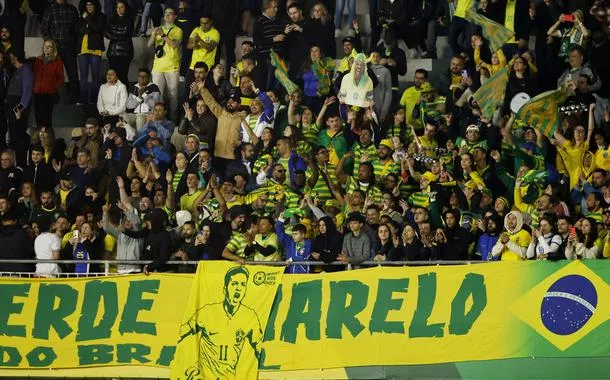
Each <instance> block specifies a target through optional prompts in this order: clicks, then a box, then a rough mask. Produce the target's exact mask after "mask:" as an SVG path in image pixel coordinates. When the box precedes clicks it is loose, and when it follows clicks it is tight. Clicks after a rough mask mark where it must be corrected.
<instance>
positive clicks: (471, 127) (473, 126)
mask: <svg viewBox="0 0 610 380" xmlns="http://www.w3.org/2000/svg"><path fill="white" fill-rule="evenodd" d="M470 131H477V132H479V126H478V125H476V124H470V125H469V126H468V128H466V132H470Z"/></svg>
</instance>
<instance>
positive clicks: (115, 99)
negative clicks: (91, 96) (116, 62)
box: [97, 69, 127, 126]
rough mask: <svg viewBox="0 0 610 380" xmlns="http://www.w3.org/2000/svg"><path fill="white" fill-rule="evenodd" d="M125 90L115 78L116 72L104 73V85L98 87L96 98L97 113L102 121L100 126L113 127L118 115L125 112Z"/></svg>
mask: <svg viewBox="0 0 610 380" xmlns="http://www.w3.org/2000/svg"><path fill="white" fill-rule="evenodd" d="M126 102H127V89H126V88H125V85H124V84H123V83H121V81H120V80H119V78H118V77H117V74H116V71H114V70H112V69H110V70H108V71H107V72H106V83H104V84H103V85H102V86H101V87H100V91H99V94H98V97H97V111H98V112H99V113H100V115H101V116H102V119H103V123H102V124H110V125H112V126H114V125H115V124H116V123H117V122H118V121H119V115H121V114H122V113H123V112H125V107H126Z"/></svg>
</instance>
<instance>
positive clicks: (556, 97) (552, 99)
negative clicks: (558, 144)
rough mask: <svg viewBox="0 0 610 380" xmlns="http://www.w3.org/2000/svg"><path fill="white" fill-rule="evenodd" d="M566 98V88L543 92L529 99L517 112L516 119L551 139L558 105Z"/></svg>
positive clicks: (555, 124)
mask: <svg viewBox="0 0 610 380" xmlns="http://www.w3.org/2000/svg"><path fill="white" fill-rule="evenodd" d="M567 97H568V91H567V88H566V87H561V88H558V89H556V90H551V91H547V92H543V93H542V94H540V95H537V96H535V97H533V98H532V99H530V100H529V101H528V102H527V103H525V104H524V105H523V107H521V109H520V110H519V112H517V115H516V119H519V120H521V121H523V122H524V123H526V124H528V125H531V126H532V127H533V128H536V129H538V130H540V131H541V132H542V134H544V135H545V136H547V137H552V136H553V134H554V133H555V130H556V129H557V124H558V122H559V109H558V108H559V105H560V104H561V103H563V102H565V100H566V98H567Z"/></svg>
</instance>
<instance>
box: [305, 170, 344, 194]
mask: <svg viewBox="0 0 610 380" xmlns="http://www.w3.org/2000/svg"><path fill="white" fill-rule="evenodd" d="M319 172H320V173H319V174H318V181H317V182H316V184H315V185H314V186H313V187H312V188H309V187H307V188H306V189H305V191H306V192H309V193H312V194H318V199H319V200H320V202H326V201H328V200H331V199H335V197H334V196H333V194H332V192H331V191H330V189H329V188H328V185H327V184H326V181H325V180H324V175H323V174H322V172H324V173H326V177H327V178H328V181H329V182H330V184H331V185H337V183H338V182H339V181H338V180H337V175H336V174H335V166H334V165H331V164H327V165H326V169H325V168H324V167H322V166H320V167H319ZM312 174H313V173H312V171H311V169H310V168H307V170H306V171H305V178H307V180H308V181H309V179H310V178H311V176H312ZM312 196H313V195H312Z"/></svg>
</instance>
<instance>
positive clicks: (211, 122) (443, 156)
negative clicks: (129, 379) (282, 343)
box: [0, 0, 610, 276]
mask: <svg viewBox="0 0 610 380" xmlns="http://www.w3.org/2000/svg"><path fill="white" fill-rule="evenodd" d="M0 3H2V4H3V9H2V14H1V16H0V21H1V22H2V27H1V28H0V48H1V50H2V53H3V54H0V65H1V67H2V69H1V71H0V99H1V100H2V101H3V103H4V106H3V107H2V108H1V109H0V145H1V148H2V153H1V155H0V163H1V168H0V215H1V220H2V227H1V229H0V259H33V258H37V259H60V258H62V259H75V260H79V263H77V264H73V265H57V264H50V263H38V264H36V266H35V267H34V265H32V264H22V263H10V264H9V263H2V262H0V272H33V271H35V272H36V274H37V275H40V276H55V275H58V274H59V273H61V272H70V273H73V272H77V273H83V274H84V273H88V272H97V271H100V270H102V268H101V267H100V266H99V265H93V264H91V265H90V264H89V263H88V262H87V259H116V260H147V261H150V264H148V265H146V266H139V265H127V264H120V265H118V266H117V267H116V268H113V270H116V271H118V272H119V273H135V272H140V271H144V273H147V274H148V273H149V272H153V271H172V270H176V271H181V272H188V271H193V270H194V266H188V265H183V266H169V265H167V264H165V263H166V262H167V261H168V260H209V259H227V260H233V261H237V262H240V263H244V262H245V261H246V260H254V261H283V260H286V261H289V262H291V261H306V260H313V261H323V262H327V263H332V262H335V264H336V262H340V263H341V264H342V265H339V264H336V265H333V266H324V267H320V268H316V267H315V266H312V267H309V266H306V265H290V266H287V271H288V272H290V273H307V272H312V271H320V270H325V271H337V270H343V269H345V267H346V265H347V264H351V265H353V266H356V267H357V266H359V265H360V264H361V263H363V262H365V261H368V260H372V261H376V262H381V261H403V260H406V261H413V260H469V259H470V260H528V259H538V260H547V259H548V260H561V259H601V258H605V257H608V256H609V255H610V240H609V239H610V234H609V233H608V231H609V230H610V208H608V205H609V204H610V177H609V173H608V170H609V169H610V157H609V153H610V151H609V142H610V108H609V104H608V97H609V95H610V77H609V76H610V45H609V44H608V38H609V36H610V29H609V25H610V10H609V8H610V5H609V4H610V3H608V2H607V0H601V1H600V0H596V1H595V3H593V2H592V1H591V0H563V1H558V0H542V1H536V2H529V1H528V0H495V1H494V0H492V1H488V0H481V1H480V2H479V3H476V4H475V3H473V0H457V2H456V3H446V2H445V1H443V0H378V1H375V0H369V1H368V5H369V13H368V17H369V18H370V20H369V21H370V26H371V28H370V29H371V33H370V38H369V39H370V43H369V44H368V45H369V46H365V44H363V41H362V40H363V38H362V36H361V33H360V25H359V22H358V19H357V17H356V15H355V0H347V8H348V17H347V24H346V25H344V26H342V21H343V16H342V15H343V8H344V7H345V5H346V4H345V3H346V1H344V0H336V3H335V2H330V1H328V0H324V1H322V2H312V1H311V0H309V1H305V2H303V3H299V2H298V1H297V0H287V1H285V2H284V1H278V0H262V3H261V2H260V1H257V0H223V1H220V0H205V1H202V0H191V1H171V0H165V1H164V0H118V1H112V0H106V1H104V3H103V4H100V3H99V2H98V0H81V1H80V3H79V4H76V5H77V6H74V5H71V4H70V3H69V1H67V0H52V1H46V0H41V1H36V0H29V2H26V1H22V0H15V1H11V0H5V1H2V2H0ZM473 6H474V7H476V11H477V12H478V14H479V15H482V16H485V17H487V18H488V19H490V20H493V21H496V22H497V23H499V24H500V25H502V26H504V27H505V28H507V29H508V30H510V31H512V32H513V33H514V36H513V37H512V38H511V39H510V40H509V41H503V42H506V43H504V44H503V47H502V48H500V49H498V50H496V51H491V49H490V46H492V45H493V44H491V43H490V41H488V39H486V38H485V37H484V35H483V33H482V29H481V27H480V26H479V25H477V24H475V23H472V22H470V21H469V17H468V11H469V9H470V8H471V7H473ZM26 13H27V14H28V15H29V17H34V20H35V22H39V23H40V31H41V33H42V37H43V38H44V44H43V48H42V52H41V54H40V55H39V56H38V57H35V58H27V59H26V57H25V54H24V39H25V37H24V36H25V31H24V25H25V18H26ZM333 14H334V17H333ZM32 15H33V16H32ZM252 21H254V22H253V28H252V30H251V31H250V26H249V25H250V24H252ZM361 21H362V20H361ZM151 24H152V26H151ZM439 30H446V31H447V33H448V41H449V45H450V48H451V50H452V52H453V56H452V58H451V59H450V63H449V66H448V67H446V68H444V69H442V70H437V71H435V72H428V71H426V70H424V69H422V68H417V67H413V66H411V65H409V70H414V83H410V84H409V86H407V88H406V89H404V88H403V86H402V85H403V83H401V82H399V77H401V76H403V75H405V74H406V72H407V66H408V64H409V61H410V60H412V59H413V58H416V57H418V56H419V57H422V58H432V59H435V58H436V57H437V43H436V42H437V41H436V40H437V33H438V32H439ZM249 35H251V37H252V38H251V39H250V38H246V39H244V38H243V37H244V36H249ZM238 36H239V37H240V38H239V39H238ZM532 36H534V37H535V43H534V42H533V41H532V43H531V44H530V41H529V40H530V38H531V37H532ZM133 38H144V39H145V40H146V42H147V46H148V49H150V53H151V54H154V59H153V63H152V67H143V68H139V69H138V70H137V81H136V82H135V83H133V82H130V81H129V80H128V73H129V66H130V64H131V63H132V60H133V57H134V45H133ZM242 40H243V41H244V42H243V43H241V45H240V46H238V47H237V48H238V49H239V50H240V51H239V53H240V54H238V57H239V59H237V58H236V56H235V54H234V52H235V50H236V41H242ZM399 40H403V41H404V42H405V45H406V47H407V49H406V50H403V49H402V48H401V47H400V46H399V44H398V41H399ZM337 42H338V44H337ZM530 45H532V46H533V47H534V49H533V50H530V49H529V46H530ZM337 46H340V48H339V49H337ZM401 46H402V45H401ZM336 50H338V53H339V54H337V51H336ZM103 56H105V57H106V58H107V63H108V70H106V71H105V73H102V67H104V65H103V61H102V57H103ZM221 59H222V60H221ZM221 62H222V63H221ZM505 68H508V70H509V71H508V81H507V83H506V87H505V89H503V88H500V89H497V88H496V89H495V91H496V92H499V93H501V95H502V96H503V99H504V100H502V99H501V98H500V99H497V101H496V102H495V103H494V104H492V106H493V115H492V116H491V117H489V116H490V115H486V113H485V112H483V110H482V108H483V107H482V106H483V105H481V104H478V103H477V101H476V100H475V97H474V94H475V93H476V92H477V90H478V89H479V88H480V87H481V86H482V85H484V84H485V83H486V81H488V80H491V79H490V78H493V76H494V74H496V73H498V72H500V71H501V70H503V69H505ZM64 69H65V73H66V74H67V77H66V78H64ZM79 74H80V81H79ZM102 74H104V75H102ZM89 78H91V79H90V80H89ZM64 86H65V88H64ZM557 88H563V89H565V91H566V92H567V98H566V99H565V100H562V104H560V106H559V107H556V105H553V104H551V107H552V109H550V110H549V109H546V108H545V107H544V106H542V107H540V109H539V110H538V112H539V114H540V118H546V117H547V116H548V115H549V112H550V114H551V115H552V114H556V113H559V114H560V116H559V120H558V123H557V126H556V128H552V129H544V128H540V127H538V125H537V124H533V123H532V125H530V124H528V123H525V122H524V121H523V120H522V119H521V118H519V117H518V116H517V115H516V114H517V111H518V109H519V106H520V104H521V105H522V104H523V103H524V102H526V101H527V99H531V98H533V97H534V96H536V95H538V94H540V93H542V92H544V91H548V90H554V89H557ZM60 94H61V97H62V98H66V99H68V100H67V101H68V102H72V103H76V105H75V106H74V107H80V108H82V109H83V110H85V112H86V113H87V116H88V118H87V119H86V121H85V122H84V124H83V125H75V126H73V128H72V129H71V132H70V137H71V138H70V139H69V140H68V141H65V139H60V138H56V136H55V132H56V130H54V129H53V120H54V118H53V110H54V107H56V104H57V103H58V101H59V100H60ZM64 101H65V99H64ZM520 102H521V103H520ZM487 106H489V105H487ZM547 108H548V105H547ZM32 120H33V123H32ZM530 120H531V119H530ZM32 125H33V126H32ZM28 126H30V128H29V129H28ZM549 131H550V132H549Z"/></svg>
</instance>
